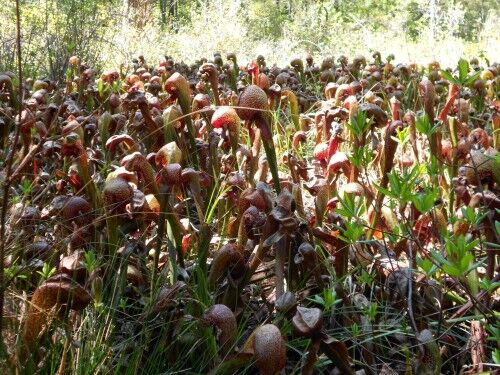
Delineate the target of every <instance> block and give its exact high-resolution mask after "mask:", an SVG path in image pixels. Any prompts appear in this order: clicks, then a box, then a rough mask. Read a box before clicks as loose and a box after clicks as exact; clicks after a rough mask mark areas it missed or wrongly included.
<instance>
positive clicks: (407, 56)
mask: <svg viewBox="0 0 500 375" xmlns="http://www.w3.org/2000/svg"><path fill="white" fill-rule="evenodd" d="M496 4H497V2H496V0H481V1H465V0H403V1H396V0H355V1H347V0H323V1H310V0H296V1H284V0H259V1H241V0H235V1H222V0H218V1H209V0H207V1H203V0H185V1H180V0H146V1H139V0H107V1H106V0H57V1H55V0H25V1H23V2H22V19H23V48H24V51H23V54H24V59H25V61H24V65H25V69H27V73H32V74H38V75H45V76H51V77H62V76H63V74H62V73H63V72H64V71H65V69H66V64H67V59H66V58H67V56H68V55H71V54H77V55H79V56H80V57H81V58H82V59H83V61H87V62H88V63H90V64H92V65H93V66H96V67H108V66H117V65H119V64H120V63H124V62H127V61H130V59H131V57H132V56H135V55H138V54H143V55H145V56H146V58H149V59H153V60H154V61H156V60H157V59H158V58H161V56H163V55H171V56H173V57H174V58H179V59H184V60H186V61H192V60H194V59H196V58H199V57H201V56H208V57H210V56H211V54H212V53H213V52H214V51H216V50H218V51H220V52H222V53H226V52H230V51H231V52H236V53H238V55H239V56H241V58H246V59H250V58H252V57H254V56H251V54H254V53H255V54H259V53H260V54H263V55H265V56H266V57H267V59H268V61H272V62H276V63H279V64H283V63H287V62H288V61H289V60H290V57H291V56H293V55H304V54H305V53H308V52H310V53H314V54H315V55H318V56H320V57H322V56H327V55H334V56H335V55H337V56H338V55H339V54H349V55H352V54H355V53H359V52H361V53H365V54H366V53H367V52H369V51H370V50H380V51H381V52H382V54H383V55H387V54H388V53H394V54H395V55H396V59H401V60H405V61H408V60H412V61H416V62H422V63H425V62H429V60H431V59H438V60H440V61H442V62H444V63H446V64H449V65H454V64H455V63H456V60H457V58H458V56H461V55H478V54H481V52H482V51H488V57H489V58H490V59H492V60H495V59H496V60H498V54H499V52H498V51H499V49H498V48H496V47H498V45H499V43H498V42H499V37H498V33H495V27H494V25H495V20H497V19H498V16H499V10H498V7H496ZM0 6H1V8H2V13H1V14H0V43H1V44H0V70H13V67H14V63H15V27H14V25H15V24H14V19H15V17H14V16H15V15H14V2H12V1H10V0H0ZM250 51H251V52H250ZM495 54H496V55H495Z"/></svg>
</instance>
